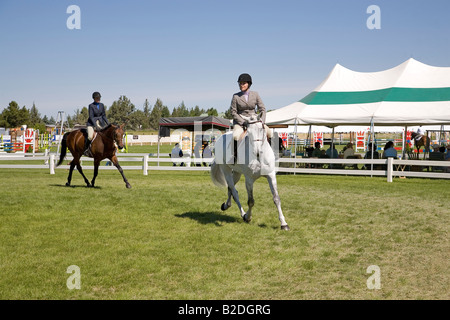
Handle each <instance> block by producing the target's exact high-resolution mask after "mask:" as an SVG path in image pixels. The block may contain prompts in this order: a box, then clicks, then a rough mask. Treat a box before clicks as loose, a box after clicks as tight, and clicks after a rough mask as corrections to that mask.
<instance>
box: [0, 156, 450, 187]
mask: <svg viewBox="0 0 450 320" xmlns="http://www.w3.org/2000/svg"><path fill="white" fill-rule="evenodd" d="M167 155H168V154H161V156H162V157H159V158H158V157H154V156H153V154H150V155H149V154H142V153H127V154H118V155H117V158H118V160H119V163H121V162H135V163H136V165H128V164H127V165H123V166H122V165H121V167H122V169H124V170H142V173H143V174H144V175H148V171H153V170H168V171H180V170H189V171H208V170H210V167H209V166H203V165H202V164H203V163H206V164H210V163H211V162H212V160H213V159H211V158H210V159H193V158H178V159H171V158H170V157H168V156H167ZM72 160H73V157H71V156H67V157H66V158H65V160H64V162H65V163H68V162H70V161H72ZM81 160H82V166H83V169H94V166H93V165H90V164H89V165H86V162H88V163H90V162H92V161H93V159H92V158H87V157H82V158H81ZM2 161H42V164H2V163H1V162H2ZM56 161H57V159H56V155H55V154H53V153H51V154H49V155H44V154H35V155H34V156H33V155H31V154H30V155H27V154H25V155H24V154H20V155H10V154H6V155H4V154H1V155H0V169H47V170H49V171H50V174H55V170H56V169H69V167H70V166H69V165H67V164H66V165H61V166H59V167H56ZM106 161H108V160H104V161H102V165H100V167H99V169H101V170H117V169H116V168H115V167H114V166H113V165H111V166H106V165H105V163H106ZM174 162H176V163H177V166H172V165H169V164H173V163H174ZM181 162H184V164H185V166H183V167H181V166H179V164H180V163H181ZM277 162H278V165H277V172H283V173H293V174H297V173H298V174H333V175H335V174H337V175H359V176H386V178H387V181H388V182H392V181H393V178H394V177H420V178H440V179H450V173H448V172H450V161H429V160H397V159H392V158H389V159H373V160H372V159H317V158H280V159H279V160H278V161H277ZM161 164H162V165H161ZM164 164H166V165H164ZM196 164H200V166H196ZM284 164H286V165H287V166H285V165H284ZM358 164H359V165H361V164H363V165H365V166H366V167H367V168H368V169H367V170H355V169H352V165H358ZM312 165H314V166H316V168H314V167H313V166H312ZM318 165H324V166H328V168H325V169H324V168H317V166H318ZM289 166H292V167H289ZM380 166H382V167H383V169H382V170H379V169H378V170H375V168H376V167H380ZM333 167H334V168H333ZM336 167H339V168H336ZM411 167H419V168H423V167H426V168H428V170H427V171H426V172H425V171H423V169H420V171H410V170H409V169H410V168H411ZM429 168H433V169H440V170H442V171H443V172H434V170H432V171H433V172H429Z"/></svg>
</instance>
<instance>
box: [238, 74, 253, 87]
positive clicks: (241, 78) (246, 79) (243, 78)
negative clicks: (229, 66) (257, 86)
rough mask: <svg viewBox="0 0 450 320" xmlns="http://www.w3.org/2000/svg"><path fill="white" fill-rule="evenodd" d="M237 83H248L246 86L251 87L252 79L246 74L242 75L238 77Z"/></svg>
mask: <svg viewBox="0 0 450 320" xmlns="http://www.w3.org/2000/svg"><path fill="white" fill-rule="evenodd" d="M238 82H248V85H249V86H251V85H252V77H251V76H250V75H249V74H248V73H243V74H241V75H240V76H239V78H238Z"/></svg>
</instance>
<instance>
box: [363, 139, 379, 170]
mask: <svg viewBox="0 0 450 320" xmlns="http://www.w3.org/2000/svg"><path fill="white" fill-rule="evenodd" d="M372 149H373V154H372ZM372 155H373V158H372ZM364 159H380V154H379V153H378V151H377V145H375V147H374V144H373V143H372V142H371V143H369V146H368V150H367V152H366V154H365V155H364ZM371 168H372V166H371V165H370V164H365V165H364V166H363V169H367V170H370V169H371ZM373 168H374V169H375V170H378V169H379V168H380V167H379V166H378V165H374V166H373Z"/></svg>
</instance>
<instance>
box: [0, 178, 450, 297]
mask: <svg viewBox="0 0 450 320" xmlns="http://www.w3.org/2000/svg"><path fill="white" fill-rule="evenodd" d="M86 173H87V175H88V176H89V177H90V176H92V170H86ZM125 173H126V175H127V178H128V180H129V181H130V183H131V184H132V186H133V188H132V189H130V190H127V189H126V188H125V185H124V183H123V181H122V179H121V177H120V174H119V173H118V172H116V171H100V173H99V177H98V178H97V187H96V188H94V189H91V188H89V189H88V188H86V187H84V183H83V181H82V178H81V176H80V175H79V174H78V173H77V172H74V179H73V184H74V185H75V187H72V188H67V187H63V185H64V183H65V182H66V177H67V172H66V170H57V171H56V174H55V175H50V174H49V173H48V172H47V170H7V169H1V170H0V188H1V193H0V201H1V208H2V209H1V213H0V234H1V249H0V299H449V298H450V294H449V276H448V275H449V273H450V269H449V258H450V257H449V252H450V247H449V235H448V231H449V209H448V198H449V197H450V188H449V187H448V181H445V180H427V179H422V180H419V179H403V180H400V179H395V182H394V183H390V184H389V183H387V182H386V180H385V178H369V177H347V176H315V175H296V176H293V175H280V176H278V184H279V191H280V196H281V200H282V207H283V210H284V214H285V216H286V220H287V222H288V223H289V225H290V227H291V231H289V232H284V231H281V230H280V226H279V221H278V219H277V212H276V208H275V206H274V205H273V203H272V197H271V194H270V191H269V187H268V185H267V182H266V180H265V179H260V180H258V181H257V183H256V184H255V200H256V204H255V208H254V214H253V220H252V222H251V223H250V224H246V223H244V222H243V221H242V220H241V219H240V217H239V214H238V211H237V207H236V205H235V204H234V203H233V206H232V207H231V208H230V209H229V210H228V211H225V212H222V211H220V205H221V203H222V202H223V201H224V200H225V198H226V190H225V189H219V188H216V187H215V186H214V185H213V184H212V182H211V180H210V177H209V173H207V172H176V173H172V172H160V171H158V172H150V173H149V175H148V176H143V175H142V172H141V171H126V172H125ZM238 190H239V192H240V195H241V199H242V203H246V202H247V196H246V192H245V186H244V184H243V183H242V182H241V183H240V184H239V187H238ZM419 190H421V191H419ZM71 265H76V266H78V267H79V268H80V272H81V289H79V290H77V289H74V290H69V289H68V287H67V286H66V281H67V279H68V278H69V276H70V274H68V273H67V272H66V271H67V268H68V267H69V266H71ZM370 265H377V266H379V268H380V271H381V275H380V279H381V289H379V290H370V289H368V287H367V283H366V282H367V279H368V278H369V277H370V276H371V274H368V273H366V269H367V268H368V267H369V266H370Z"/></svg>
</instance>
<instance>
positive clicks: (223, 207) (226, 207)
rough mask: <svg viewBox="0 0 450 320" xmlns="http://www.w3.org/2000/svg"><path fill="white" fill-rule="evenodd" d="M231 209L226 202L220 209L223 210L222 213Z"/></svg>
mask: <svg viewBox="0 0 450 320" xmlns="http://www.w3.org/2000/svg"><path fill="white" fill-rule="evenodd" d="M228 208H229V207H228V206H227V205H226V204H225V202H224V203H222V206H221V207H220V209H221V210H222V211H225V210H227V209H228Z"/></svg>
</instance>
